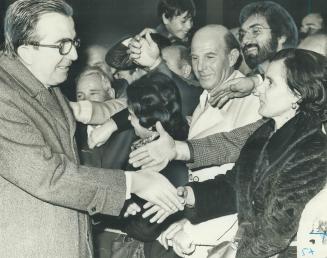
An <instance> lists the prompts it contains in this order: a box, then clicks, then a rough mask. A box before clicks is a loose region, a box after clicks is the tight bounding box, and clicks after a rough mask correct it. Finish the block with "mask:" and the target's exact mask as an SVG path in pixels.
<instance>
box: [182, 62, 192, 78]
mask: <svg viewBox="0 0 327 258" xmlns="http://www.w3.org/2000/svg"><path fill="white" fill-rule="evenodd" d="M191 72H192V66H190V65H189V64H183V66H182V73H183V77H184V78H186V79H187V78H189V77H190V75H191Z"/></svg>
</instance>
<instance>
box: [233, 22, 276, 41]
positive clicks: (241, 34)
mask: <svg viewBox="0 0 327 258" xmlns="http://www.w3.org/2000/svg"><path fill="white" fill-rule="evenodd" d="M263 30H271V29H270V28H265V27H263V26H260V25H255V26H253V27H250V28H249V29H248V30H243V29H240V30H239V31H238V38H239V40H240V41H241V40H242V39H243V38H244V37H245V35H246V34H247V33H249V34H250V35H251V37H253V38H256V37H258V36H259V35H260V34H261V33H262V32H263Z"/></svg>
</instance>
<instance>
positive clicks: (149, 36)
mask: <svg viewBox="0 0 327 258" xmlns="http://www.w3.org/2000/svg"><path fill="white" fill-rule="evenodd" d="M145 39H146V41H147V42H148V44H149V46H153V45H154V44H156V43H155V42H154V41H153V39H152V38H151V35H150V32H147V33H146V34H145Z"/></svg>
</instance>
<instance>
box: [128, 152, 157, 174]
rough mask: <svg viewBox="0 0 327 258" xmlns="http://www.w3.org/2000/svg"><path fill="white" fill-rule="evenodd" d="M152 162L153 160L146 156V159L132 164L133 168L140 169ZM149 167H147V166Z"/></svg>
mask: <svg viewBox="0 0 327 258" xmlns="http://www.w3.org/2000/svg"><path fill="white" fill-rule="evenodd" d="M152 161H153V158H152V157H149V156H147V157H145V158H143V159H140V160H139V161H138V162H134V163H133V166H134V165H135V166H134V167H136V168H138V167H142V166H146V165H148V164H149V163H150V162H152ZM148 167H149V166H148ZM155 172H157V171H155Z"/></svg>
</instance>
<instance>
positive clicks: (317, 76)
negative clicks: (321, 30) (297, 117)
mask: <svg viewBox="0 0 327 258" xmlns="http://www.w3.org/2000/svg"><path fill="white" fill-rule="evenodd" d="M277 60H283V62H284V64H285V67H286V73H285V78H286V80H287V84H288V87H289V88H290V89H291V91H292V92H293V93H294V94H295V95H297V96H299V97H300V100H299V101H298V104H299V111H300V112H303V113H304V114H305V115H306V116H307V117H308V118H312V117H317V118H318V119H320V120H321V121H326V120H327V110H326V107H327V96H326V87H327V57H325V56H323V55H320V54H318V53H316V52H313V51H310V50H304V49H294V48H290V49H284V50H281V51H279V52H278V53H277V54H276V55H275V56H274V57H273V58H272V59H271V62H273V61H277Z"/></svg>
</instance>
